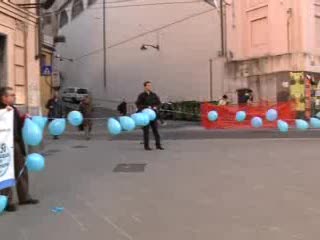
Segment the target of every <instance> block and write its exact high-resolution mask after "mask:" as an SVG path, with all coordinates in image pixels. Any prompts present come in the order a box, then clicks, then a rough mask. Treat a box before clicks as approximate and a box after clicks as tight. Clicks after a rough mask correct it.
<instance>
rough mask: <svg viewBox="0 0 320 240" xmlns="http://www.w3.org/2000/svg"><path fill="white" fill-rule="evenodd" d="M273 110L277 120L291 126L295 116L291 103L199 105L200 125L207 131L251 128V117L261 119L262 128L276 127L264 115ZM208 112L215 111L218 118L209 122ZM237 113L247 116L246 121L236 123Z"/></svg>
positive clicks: (275, 124) (274, 123)
mask: <svg viewBox="0 0 320 240" xmlns="http://www.w3.org/2000/svg"><path fill="white" fill-rule="evenodd" d="M271 108H272V109H275V110H277V111H278V116H279V117H278V119H281V120H283V121H286V122H287V123H288V124H293V123H294V119H295V116H296V112H295V110H294V106H293V104H292V103H291V102H285V103H277V104H270V103H262V104H258V105H245V106H239V105H232V106H217V105H213V104H210V103H204V104H202V105H201V116H202V117H201V118H202V125H203V126H204V127H205V128H207V129H217V128H218V129H219V128H220V129H228V128H236V129H241V128H252V126H251V119H252V118H253V117H261V118H262V119H263V127H264V128H275V127H277V121H275V122H269V121H268V120H267V119H266V117H265V115H266V112H267V111H268V110H269V109H271ZM210 111H217V112H218V114H219V118H218V120H217V121H215V122H211V121H209V119H208V113H209V112H210ZM238 111H245V112H246V114H247V117H246V120H245V121H243V122H238V121H237V120H236V113H237V112H238Z"/></svg>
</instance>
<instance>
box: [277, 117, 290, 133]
mask: <svg viewBox="0 0 320 240" xmlns="http://www.w3.org/2000/svg"><path fill="white" fill-rule="evenodd" d="M278 129H279V131H280V132H282V133H286V132H288V130H289V125H288V123H286V122H285V121H282V120H278Z"/></svg>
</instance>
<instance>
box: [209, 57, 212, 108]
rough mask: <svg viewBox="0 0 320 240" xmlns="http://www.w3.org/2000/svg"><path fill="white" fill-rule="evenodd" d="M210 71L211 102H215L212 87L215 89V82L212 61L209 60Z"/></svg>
mask: <svg viewBox="0 0 320 240" xmlns="http://www.w3.org/2000/svg"><path fill="white" fill-rule="evenodd" d="M209 71H210V101H211V102H212V101H213V92H212V87H213V82H212V59H209Z"/></svg>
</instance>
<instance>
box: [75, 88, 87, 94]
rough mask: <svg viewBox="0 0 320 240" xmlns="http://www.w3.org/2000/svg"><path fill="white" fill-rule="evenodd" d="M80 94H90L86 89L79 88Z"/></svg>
mask: <svg viewBox="0 0 320 240" xmlns="http://www.w3.org/2000/svg"><path fill="white" fill-rule="evenodd" d="M77 93H78V94H88V90H87V89H84V88H79V89H78V91H77Z"/></svg>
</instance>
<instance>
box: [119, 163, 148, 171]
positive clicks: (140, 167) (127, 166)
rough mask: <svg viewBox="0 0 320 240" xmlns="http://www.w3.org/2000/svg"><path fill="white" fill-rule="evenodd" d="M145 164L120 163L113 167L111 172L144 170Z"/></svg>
mask: <svg viewBox="0 0 320 240" xmlns="http://www.w3.org/2000/svg"><path fill="white" fill-rule="evenodd" d="M146 165H147V164H144V163H130V164H129V163H121V164H118V165H117V166H116V167H115V168H114V169H113V172H125V173H131V172H144V170H145V168H146Z"/></svg>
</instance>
